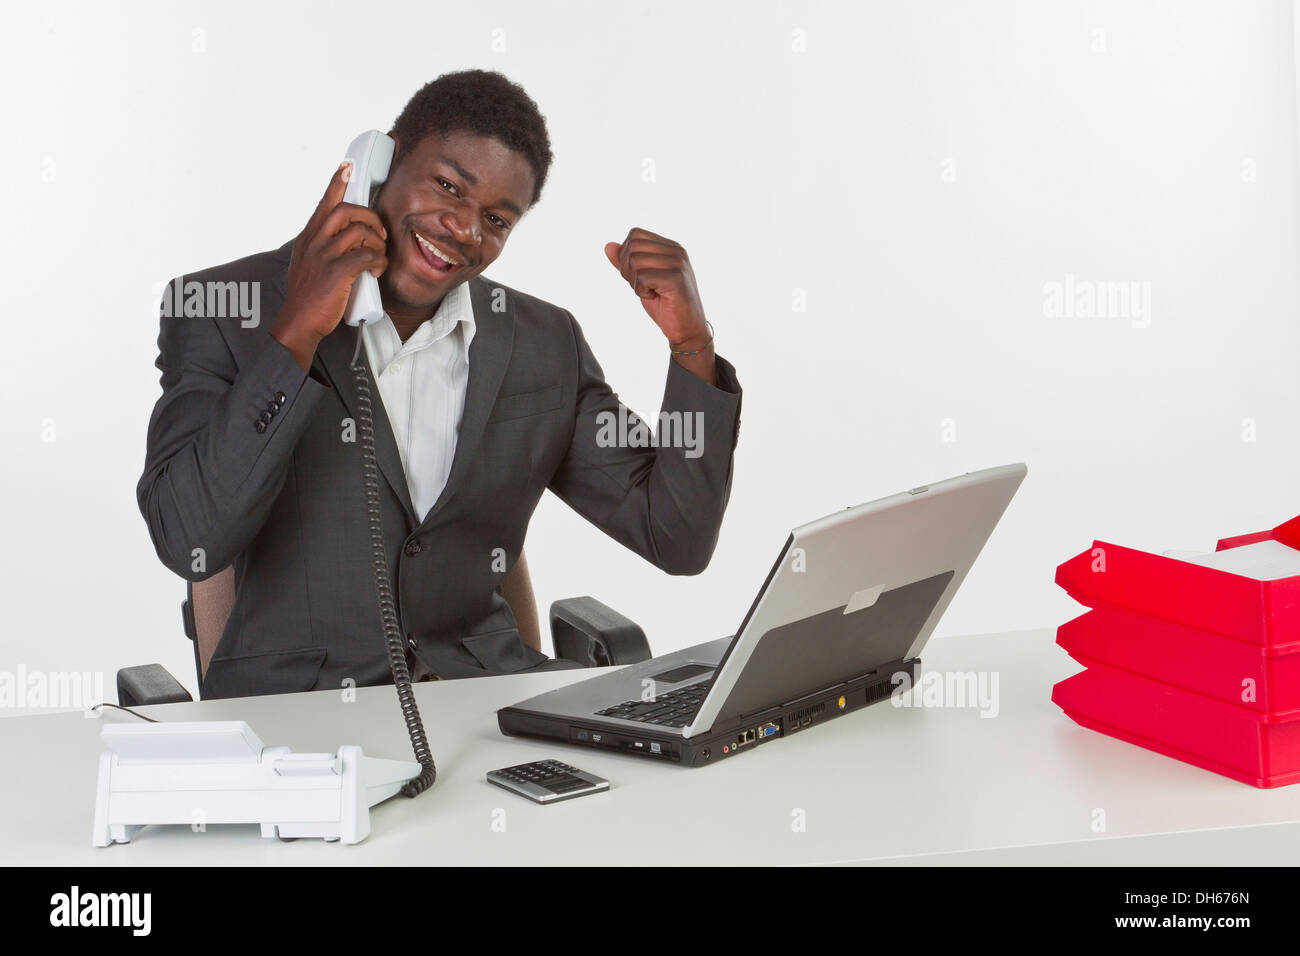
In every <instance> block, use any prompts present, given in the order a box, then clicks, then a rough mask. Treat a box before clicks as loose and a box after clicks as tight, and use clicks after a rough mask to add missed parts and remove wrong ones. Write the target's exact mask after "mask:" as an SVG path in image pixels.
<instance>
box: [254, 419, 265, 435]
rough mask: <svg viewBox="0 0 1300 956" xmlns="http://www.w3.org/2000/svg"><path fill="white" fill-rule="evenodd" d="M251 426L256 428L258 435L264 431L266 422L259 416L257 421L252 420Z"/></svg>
mask: <svg viewBox="0 0 1300 956" xmlns="http://www.w3.org/2000/svg"><path fill="white" fill-rule="evenodd" d="M253 427H254V428H256V429H257V433H258V434H259V435H260V434H262V432H264V431H266V422H264V421H262V420H261V419H260V418H259V419H258V420H257V421H255V422H253Z"/></svg>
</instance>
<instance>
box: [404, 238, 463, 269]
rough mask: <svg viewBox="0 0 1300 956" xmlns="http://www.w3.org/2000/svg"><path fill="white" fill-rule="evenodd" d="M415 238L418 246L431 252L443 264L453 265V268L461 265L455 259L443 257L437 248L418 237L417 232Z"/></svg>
mask: <svg viewBox="0 0 1300 956" xmlns="http://www.w3.org/2000/svg"><path fill="white" fill-rule="evenodd" d="M415 238H416V239H418V240H419V241H420V245H422V246H424V248H426V249H428V250H429V251H430V252H432V253H433V254H434V255H435V256H437V257H438V258H439V259H441V260H442V261H443V262H446V263H448V264H449V265H453V266H458V265H460V264H461V263H459V262H457V261H456V260H455V259H451V258H448V257H447V256H446V255H444V254H443V253H442V252H441V251H439V249H438V247H437V246H435V245H434V244H433V243H432V242H430V241H429V240H428V239H426V238H424V236H422V235H420V234H419V233H418V232H417V233H416V234H415Z"/></svg>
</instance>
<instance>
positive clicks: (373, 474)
mask: <svg viewBox="0 0 1300 956" xmlns="http://www.w3.org/2000/svg"><path fill="white" fill-rule="evenodd" d="M395 146H396V143H394V142H393V140H392V138H391V137H388V136H385V135H384V134H383V133H381V132H379V131H378V130H373V129H372V130H369V131H368V132H365V133H362V134H361V135H360V136H358V137H357V138H356V139H354V140H353V141H352V145H351V146H349V147H348V153H347V157H346V158H347V159H348V160H350V161H351V163H352V172H351V175H350V176H349V178H348V185H347V189H346V191H345V192H344V193H343V201H344V202H350V203H355V204H356V205H358V206H369V205H370V194H371V192H372V191H373V189H374V187H375V186H377V185H379V184H380V183H382V182H383V181H384V180H386V179H387V178H388V171H389V167H390V166H391V165H392V163H393V150H394V147H395ZM383 316H384V303H383V300H382V299H381V298H380V295H379V281H378V280H377V279H375V277H374V276H372V275H371V274H370V273H369V272H363V273H361V275H360V276H358V277H357V281H356V283H355V284H354V285H353V286H352V293H351V295H350V296H349V297H348V307H347V310H346V311H345V312H344V313H343V318H344V321H346V322H347V324H348V325H354V326H359V325H365V324H366V323H369V322H374V321H376V320H378V319H381V318H383ZM364 349H365V336H363V335H362V334H361V331H360V330H358V331H357V345H356V351H354V352H353V353H352V371H353V373H354V374H355V375H356V386H357V431H358V432H360V435H361V467H362V477H363V478H364V480H365V486H366V520H367V523H368V524H369V528H370V558H371V567H372V571H373V573H374V579H375V592H376V596H377V598H378V601H379V618H380V622H381V623H382V624H383V629H384V645H385V647H386V649H387V651H388V667H389V670H390V671H391V673H392V675H393V686H394V687H396V689H397V700H398V703H399V704H400V705H401V708H402V719H403V720H404V721H405V722H406V731H407V733H408V734H409V735H410V737H411V749H412V750H414V751H415V759H416V760H417V761H419V763H420V774H419V776H416V777H413V778H411V779H410V780H408V781H407V782H406V784H405V785H404V786H403V787H402V790H401V792H402V794H403V795H404V796H407V797H415V796H418V795H419V794H421V793H423V792H424V791H425V790H427V789H428V788H429V787H431V786H432V785H433V781H434V779H435V778H436V777H437V775H438V771H437V768H436V767H435V766H434V764H433V753H432V751H431V750H430V749H429V741H428V738H427V737H426V736H425V733H424V723H423V721H421V720H420V709H419V707H417V706H416V703H415V694H414V693H413V692H412V690H411V672H410V668H409V667H408V666H407V664H406V642H405V641H404V640H403V639H402V628H401V625H400V624H399V623H398V619H397V602H396V600H395V599H394V596H393V582H392V580H391V579H390V578H389V575H388V557H387V554H386V549H385V547H384V522H383V517H382V515H381V514H380V513H379V464H378V459H377V458H376V457H375V421H374V414H373V412H372V408H371V400H370V371H369V369H367V368H366V364H367V363H366V361H365V360H364V358H363V353H364Z"/></svg>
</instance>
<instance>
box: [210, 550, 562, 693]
mask: <svg viewBox="0 0 1300 956" xmlns="http://www.w3.org/2000/svg"><path fill="white" fill-rule="evenodd" d="M501 595H502V597H504V598H505V599H506V603H507V604H509V605H510V610H511V611H513V612H514V615H515V621H516V622H517V623H518V624H519V636H520V637H522V638H523V641H524V643H525V644H527V645H529V646H530V647H533V648H536V649H537V650H539V651H540V650H541V649H542V631H541V623H540V622H539V620H538V616H537V598H536V597H535V596H534V594H533V579H532V576H531V575H529V573H528V562H527V560H525V558H524V554H523V552H522V551H521V552H520V553H519V560H518V561H517V562H515V566H514V567H513V568H511V569H510V573H508V574H507V575H506V577H505V580H504V581H503V582H501ZM189 604H190V611H189V613H190V614H191V615H193V628H194V646H195V654H194V660H195V666H196V667H197V668H198V672H199V686H200V687H201V686H202V685H203V675H204V674H206V673H207V672H208V661H210V660H212V653H213V651H215V650H216V649H217V644H218V643H219V642H220V641H221V635H222V634H224V633H225V631H226V621H228V620H229V619H230V611H231V608H233V607H234V606H235V569H234V568H225V569H223V570H221V571H218V572H217V573H216V574H214V575H212V577H210V578H208V579H206V580H204V581H195V582H193V583H192V584H190V587H189Z"/></svg>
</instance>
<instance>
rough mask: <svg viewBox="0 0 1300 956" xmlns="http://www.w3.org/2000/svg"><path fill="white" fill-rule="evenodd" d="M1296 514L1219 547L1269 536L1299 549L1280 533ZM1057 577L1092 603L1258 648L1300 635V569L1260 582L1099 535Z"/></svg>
mask: <svg viewBox="0 0 1300 956" xmlns="http://www.w3.org/2000/svg"><path fill="white" fill-rule="evenodd" d="M1297 520H1300V519H1296V520H1293V521H1290V522H1287V524H1285V525H1282V526H1281V528H1278V529H1274V531H1272V532H1262V533H1261V534H1260V535H1244V536H1242V537H1240V538H1228V539H1225V540H1224V541H1221V542H1220V543H1219V545H1220V547H1219V550H1224V548H1225V546H1228V547H1236V546H1239V545H1242V544H1253V543H1255V542H1257V541H1261V540H1265V539H1267V538H1269V537H1272V538H1273V539H1274V540H1279V541H1282V543H1283V544H1286V545H1287V546H1288V547H1292V548H1297V550H1300V547H1298V546H1300V540H1297V541H1296V543H1292V542H1291V541H1290V540H1283V539H1282V538H1280V537H1278V536H1277V533H1278V532H1279V531H1281V530H1282V529H1284V528H1291V526H1293V525H1295V524H1296V521H1297ZM1056 583H1057V584H1059V585H1060V586H1061V587H1063V588H1064V589H1065V590H1066V591H1067V592H1068V593H1069V594H1070V596H1071V597H1073V598H1074V599H1075V600H1076V601H1078V602H1079V603H1080V604H1083V605H1086V606H1087V607H1091V608H1104V607H1109V608H1114V609H1116V610H1121V611H1136V612H1137V613H1139V614H1145V615H1147V616H1148V617H1155V618H1160V619H1161V620H1165V621H1171V622H1173V623H1175V624H1182V625H1185V626H1186V627H1192V628H1196V629H1197V630H1201V631H1210V632H1212V633H1214V634H1222V635H1223V636H1225V637H1230V638H1234V639H1236V640H1239V641H1246V642H1248V643H1251V644H1257V645H1259V646H1261V647H1274V646H1280V645H1283V644H1292V643H1295V642H1297V641H1300V575H1296V576H1294V577H1288V578H1277V579H1275V580H1272V581H1259V580H1256V579H1254V578H1248V577H1243V576H1242V575H1239V574H1230V573H1229V572H1227V571H1220V570H1218V569H1216V568H1207V567H1203V566H1202V565H1199V564H1191V563H1189V562H1187V561H1179V560H1177V559H1176V558H1166V557H1162V556H1160V555H1157V554H1148V553H1147V552H1145V551H1136V550H1134V549H1132V548H1125V547H1122V546H1120V545H1117V544H1108V543H1106V542H1104V541H1094V542H1093V545H1092V547H1091V548H1089V549H1088V550H1087V551H1084V552H1082V553H1081V554H1078V555H1075V556H1074V557H1073V558H1071V559H1070V560H1069V561H1066V562H1065V563H1064V564H1062V565H1061V566H1060V567H1058V568H1057V569H1056Z"/></svg>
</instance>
